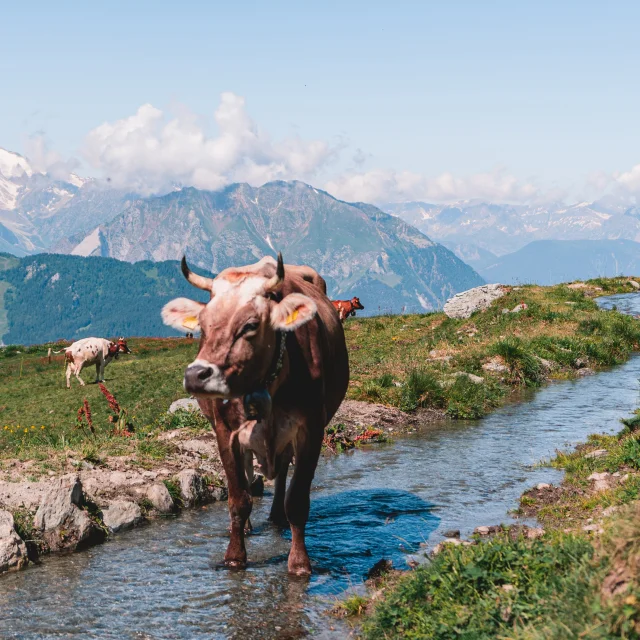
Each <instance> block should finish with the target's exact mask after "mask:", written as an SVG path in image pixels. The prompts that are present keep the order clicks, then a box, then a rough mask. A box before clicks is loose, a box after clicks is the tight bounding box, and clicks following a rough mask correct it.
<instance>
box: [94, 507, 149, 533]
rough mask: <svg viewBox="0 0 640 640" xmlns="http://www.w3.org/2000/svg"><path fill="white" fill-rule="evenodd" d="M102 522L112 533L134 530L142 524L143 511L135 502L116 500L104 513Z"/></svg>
mask: <svg viewBox="0 0 640 640" xmlns="http://www.w3.org/2000/svg"><path fill="white" fill-rule="evenodd" d="M102 520H103V522H104V524H105V525H106V527H107V528H108V529H109V531H111V533H117V532H118V531H124V530H126V529H133V527H135V526H136V525H137V524H139V523H140V522H142V520H143V518H142V511H140V507H139V506H138V505H137V504H136V503H135V502H130V501H129V500H116V501H115V502H112V503H111V504H110V505H109V506H108V508H106V509H104V510H103V512H102Z"/></svg>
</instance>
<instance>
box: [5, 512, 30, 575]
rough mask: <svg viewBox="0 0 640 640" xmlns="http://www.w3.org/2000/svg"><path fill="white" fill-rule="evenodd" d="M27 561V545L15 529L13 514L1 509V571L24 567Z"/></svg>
mask: <svg viewBox="0 0 640 640" xmlns="http://www.w3.org/2000/svg"><path fill="white" fill-rule="evenodd" d="M27 562H28V556H27V546H26V545H25V543H24V542H23V540H22V538H20V536H19V535H18V533H17V531H16V529H15V524H14V522H13V516H12V515H11V514H10V513H9V512H8V511H0V573H4V572H5V571H10V570H12V569H22V567H24V566H25V565H26V564H27Z"/></svg>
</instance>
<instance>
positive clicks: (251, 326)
mask: <svg viewBox="0 0 640 640" xmlns="http://www.w3.org/2000/svg"><path fill="white" fill-rule="evenodd" d="M259 326H260V325H259V324H258V323H257V322H247V324H245V325H244V327H242V331H241V332H240V335H241V336H244V335H246V334H247V333H253V332H255V331H257V330H258V327H259Z"/></svg>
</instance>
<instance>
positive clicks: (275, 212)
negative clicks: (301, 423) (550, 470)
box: [0, 151, 483, 312]
mask: <svg viewBox="0 0 640 640" xmlns="http://www.w3.org/2000/svg"><path fill="white" fill-rule="evenodd" d="M0 173H1V174H2V181H3V182H2V185H3V186H2V193H3V194H4V195H3V199H2V200H1V201H0V238H1V240H0V243H1V244H0V250H4V251H6V252H8V253H11V254H14V255H29V254H34V253H37V252H43V251H46V252H53V253H64V254H72V255H78V256H84V257H88V256H101V257H110V258H116V259H118V260H123V261H128V262H137V261H140V260H150V261H154V262H158V261H165V260H171V259H178V258H180V257H181V256H182V254H183V253H186V255H187V257H188V259H189V260H190V262H191V263H192V264H194V265H196V266H199V267H202V268H204V269H208V270H210V271H212V272H214V273H217V272H219V271H220V270H222V269H224V268H225V267H228V266H232V265H238V264H247V263H251V262H255V261H257V260H259V259H260V258H261V257H263V256H264V255H266V254H271V255H274V254H275V252H276V251H282V252H283V254H284V257H285V260H286V261H288V262H292V263H305V264H309V265H311V266H312V267H314V268H315V269H317V270H318V271H319V272H320V273H321V274H322V275H323V276H324V277H325V279H326V280H327V284H328V286H329V292H330V294H331V295H332V296H333V297H340V298H347V297H351V296H353V295H358V296H359V297H360V298H361V299H362V301H363V304H364V305H365V308H366V310H367V312H379V311H389V312H391V311H395V312H400V311H401V310H405V311H410V310H411V311H427V310H432V309H436V308H439V307H441V306H442V305H443V304H444V302H445V301H446V300H447V299H448V298H449V297H451V296H452V295H453V294H455V293H457V292H459V291H462V290H465V289H468V288H471V287H474V286H477V285H479V284H482V283H483V280H482V278H481V277H480V276H479V275H478V274H477V273H476V272H475V271H474V270H473V269H472V268H471V267H469V266H468V265H467V264H465V263H464V262H463V261H462V260H460V259H459V258H458V257H456V256H455V254H454V253H453V252H451V251H450V250H448V249H447V248H445V247H444V246H442V245H440V244H438V243H436V242H433V241H432V240H430V239H429V238H428V237H426V236H425V235H424V234H422V233H421V232H420V231H418V230H417V229H415V228H413V227H412V226H411V225H409V224H408V223H406V222H404V221H403V220H401V219H400V218H398V217H396V216H391V215H389V214H386V213H384V212H383V211H381V210H380V209H378V208H376V207H374V206H372V205H368V204H362V203H355V204H352V203H347V202H343V201H341V200H338V199H336V198H334V197H332V196H330V195H329V194H328V193H326V192H324V191H321V190H318V189H315V188H313V187H311V186H309V185H307V184H304V183H302V182H296V181H293V182H280V181H278V182H271V183H267V184H265V185H263V186H261V187H251V186H249V185H248V184H232V185H229V186H228V187H226V188H224V189H222V190H220V191H201V190H198V189H195V188H192V187H187V188H183V189H179V190H178V189H177V190H175V191H172V192H171V193H168V194H165V195H161V196H154V197H148V198H143V197H140V196H135V195H134V194H127V193H123V192H118V191H116V190H113V189H109V188H106V187H105V185H104V184H101V183H100V182H99V181H96V180H82V179H80V178H77V176H73V175H71V176H68V179H67V180H54V179H53V178H52V177H51V176H47V175H44V174H40V173H37V172H36V171H34V170H33V169H32V168H31V166H30V165H29V163H28V161H27V160H26V159H25V158H23V157H21V156H18V155H17V154H11V153H10V152H6V151H4V152H3V154H2V155H0Z"/></svg>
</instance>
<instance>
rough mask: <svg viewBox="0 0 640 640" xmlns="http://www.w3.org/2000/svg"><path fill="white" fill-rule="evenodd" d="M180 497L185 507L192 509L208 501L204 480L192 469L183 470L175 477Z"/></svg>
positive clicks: (207, 491)
mask: <svg viewBox="0 0 640 640" xmlns="http://www.w3.org/2000/svg"><path fill="white" fill-rule="evenodd" d="M176 480H177V481H178V486H179V487H180V497H181V498H182V502H183V503H184V506H185V507H193V506H194V505H196V504H202V503H203V502H208V500H209V490H208V488H207V483H206V482H205V480H204V478H203V477H202V476H201V475H200V474H199V473H198V472H197V471H194V470H193V469H185V470H184V471H181V472H180V473H179V474H178V475H177V476H176Z"/></svg>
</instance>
